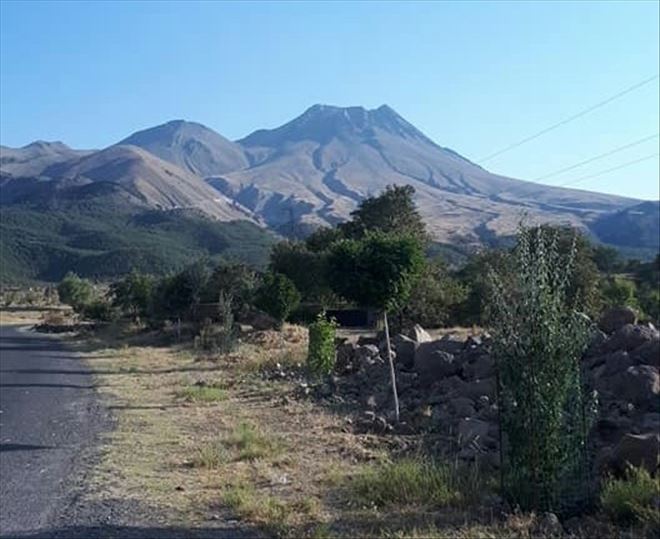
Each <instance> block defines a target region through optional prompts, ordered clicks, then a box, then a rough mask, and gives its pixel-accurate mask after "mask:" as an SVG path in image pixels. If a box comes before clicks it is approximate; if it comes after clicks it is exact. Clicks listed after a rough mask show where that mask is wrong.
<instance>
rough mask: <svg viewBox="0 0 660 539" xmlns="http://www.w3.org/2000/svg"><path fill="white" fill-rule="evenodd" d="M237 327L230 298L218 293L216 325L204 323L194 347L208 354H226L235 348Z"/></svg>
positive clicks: (208, 322)
mask: <svg viewBox="0 0 660 539" xmlns="http://www.w3.org/2000/svg"><path fill="white" fill-rule="evenodd" d="M237 333H238V332H237V327H236V324H235V323H234V312H233V310H232V298H231V296H227V295H225V294H224V293H220V296H219V298H218V320H217V322H216V323H212V322H211V321H206V322H205V323H204V324H203V325H202V328H201V330H200V332H199V335H197V337H195V341H194V346H195V348H197V349H201V350H206V351H209V352H219V353H221V354H226V353H229V352H231V351H232V350H233V349H234V348H235V347H236V342H237V340H238V335H237Z"/></svg>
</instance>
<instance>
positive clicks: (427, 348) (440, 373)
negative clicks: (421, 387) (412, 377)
mask: <svg viewBox="0 0 660 539" xmlns="http://www.w3.org/2000/svg"><path fill="white" fill-rule="evenodd" d="M439 344H440V341H433V342H428V343H422V344H420V345H418V347H417V350H416V352H415V370H416V371H417V372H418V373H420V375H421V376H422V377H423V379H424V381H425V382H426V383H429V382H432V381H434V380H439V379H442V378H446V377H448V376H453V375H455V374H457V373H458V372H460V369H461V365H460V363H459V362H458V361H457V359H456V357H455V356H454V355H453V354H449V353H448V352H446V351H443V350H442V349H440V347H439Z"/></svg>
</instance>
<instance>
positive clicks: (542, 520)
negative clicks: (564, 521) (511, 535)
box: [533, 513, 564, 537]
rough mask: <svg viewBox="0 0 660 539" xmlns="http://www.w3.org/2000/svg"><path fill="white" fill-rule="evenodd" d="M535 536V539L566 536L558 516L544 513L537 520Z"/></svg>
mask: <svg viewBox="0 0 660 539" xmlns="http://www.w3.org/2000/svg"><path fill="white" fill-rule="evenodd" d="M533 535H534V537H561V536H563V535H564V528H563V527H562V525H561V522H559V518H558V517H557V515H555V514H554V513H543V514H542V515H540V516H539V517H538V519H537V522H536V525H535V526H534V534H533Z"/></svg>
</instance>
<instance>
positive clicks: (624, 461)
mask: <svg viewBox="0 0 660 539" xmlns="http://www.w3.org/2000/svg"><path fill="white" fill-rule="evenodd" d="M659 448H660V434H658V433H657V432H649V433H646V434H626V435H625V436H624V437H623V438H622V439H621V441H620V442H619V443H618V444H617V445H616V447H615V448H614V450H613V451H612V453H611V456H610V465H611V466H612V467H613V468H614V469H615V470H617V471H620V472H623V471H624V470H625V469H626V468H627V467H628V466H629V465H633V466H637V467H639V466H643V467H644V468H646V469H647V470H648V471H649V472H650V473H655V472H656V470H657V469H658V461H659V458H660V449H659Z"/></svg>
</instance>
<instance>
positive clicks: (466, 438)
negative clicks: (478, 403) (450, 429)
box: [458, 417, 490, 445]
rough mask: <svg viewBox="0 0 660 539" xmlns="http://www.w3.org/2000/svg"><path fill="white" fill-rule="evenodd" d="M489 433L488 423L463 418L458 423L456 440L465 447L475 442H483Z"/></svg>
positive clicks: (471, 418)
mask: <svg viewBox="0 0 660 539" xmlns="http://www.w3.org/2000/svg"><path fill="white" fill-rule="evenodd" d="M489 432H490V423H488V422H487V421H483V420H481V419H476V418H473V417H467V418H463V419H461V420H460V421H459V422H458V438H459V440H460V443H461V444H463V445H467V444H469V443H471V442H473V441H475V440H485V439H486V438H487V437H488V433H489Z"/></svg>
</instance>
